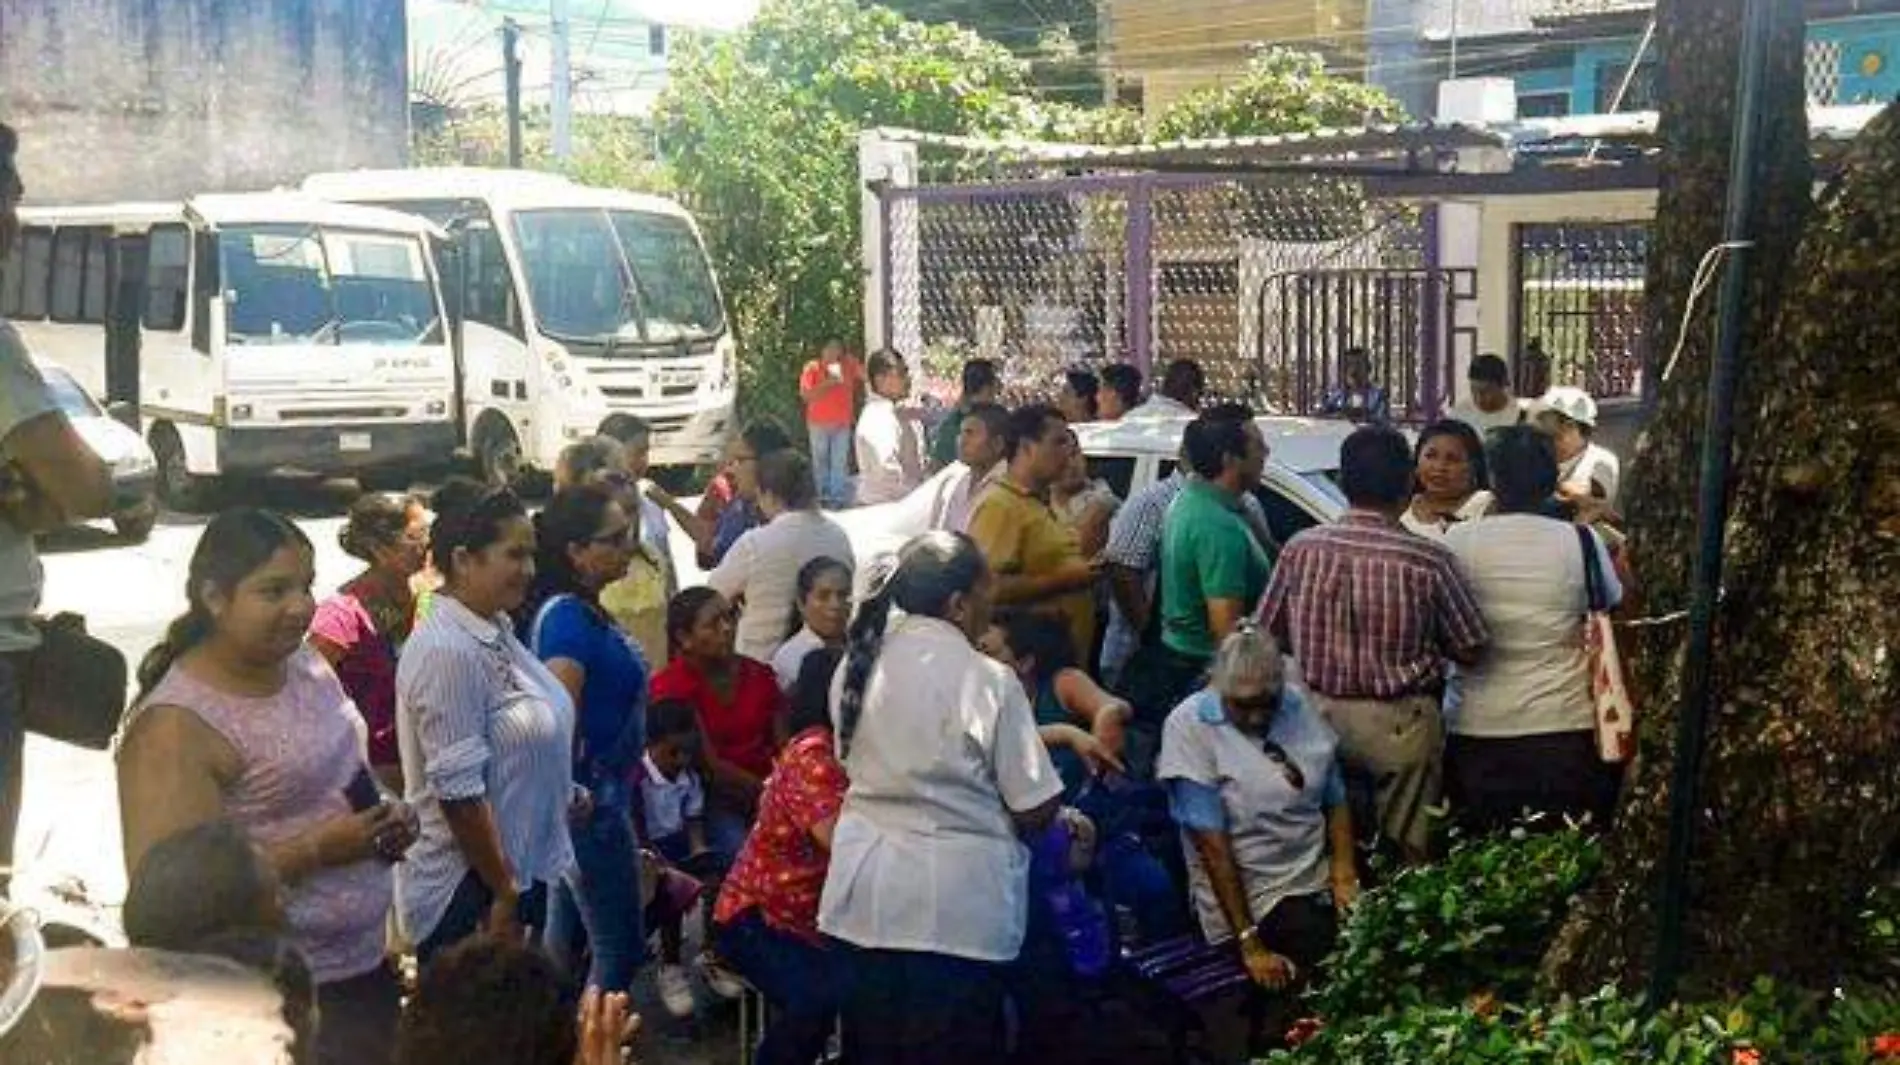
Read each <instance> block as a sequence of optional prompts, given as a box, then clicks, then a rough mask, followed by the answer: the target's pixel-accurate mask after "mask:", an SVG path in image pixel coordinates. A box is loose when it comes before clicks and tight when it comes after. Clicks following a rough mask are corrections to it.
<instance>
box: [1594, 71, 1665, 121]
mask: <svg viewBox="0 0 1900 1065" xmlns="http://www.w3.org/2000/svg"><path fill="white" fill-rule="evenodd" d="M1628 72H1629V64H1628V63H1604V64H1602V65H1600V66H1598V67H1597V110H1598V111H1600V112H1608V111H1610V110H1612V108H1611V105H1612V104H1614V103H1615V102H1616V90H1617V89H1619V88H1621V87H1622V85H1623V75H1624V74H1626V73H1628ZM1655 109H1656V63H1655V61H1654V60H1651V61H1649V62H1647V63H1643V64H1642V65H1640V66H1638V67H1637V68H1636V76H1635V77H1632V78H1630V87H1629V91H1628V92H1626V93H1624V94H1623V103H1622V106H1620V107H1616V108H1614V110H1616V111H1618V112H1623V113H1627V112H1630V111H1654V110H1655Z"/></svg>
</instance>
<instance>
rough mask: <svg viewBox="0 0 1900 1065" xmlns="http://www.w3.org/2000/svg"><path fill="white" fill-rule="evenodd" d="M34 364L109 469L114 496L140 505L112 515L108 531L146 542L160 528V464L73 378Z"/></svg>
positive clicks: (55, 399)
mask: <svg viewBox="0 0 1900 1065" xmlns="http://www.w3.org/2000/svg"><path fill="white" fill-rule="evenodd" d="M33 364H34V365H35V366H37V367H38V368H39V371H40V376H41V377H42V378H44V379H45V381H46V387H47V390H48V391H50V392H51V393H52V394H53V402H54V403H55V404H57V405H58V406H59V409H60V411H61V412H62V413H64V414H65V415H66V420H67V421H69V422H71V423H72V426H73V431H74V432H76V433H78V434H79V438H80V439H81V440H84V441H85V442H86V446H88V447H90V448H92V450H93V453H94V454H97V455H98V456H99V458H100V460H101V461H103V462H104V463H105V464H106V465H107V466H109V467H110V468H111V469H112V482H113V486H114V488H115V492H114V495H115V496H116V497H117V498H121V499H136V500H138V502H136V503H134V504H131V505H129V506H127V507H126V508H125V509H123V510H121V511H119V512H118V513H116V514H114V515H112V527H113V528H114V529H115V530H117V531H118V534H119V536H120V537H121V538H122V539H125V540H128V541H130V542H132V543H142V542H144V540H145V538H146V537H148V536H150V535H151V534H152V526H153V525H154V524H156V523H157V522H158V493H157V484H158V463H157V462H156V461H155V460H154V459H153V458H152V449H151V448H150V447H149V446H147V445H146V443H145V438H144V437H143V436H141V435H139V434H138V433H137V432H135V431H134V430H132V429H131V428H129V427H127V426H126V425H125V424H124V423H123V422H121V421H119V420H118V419H117V418H114V417H112V416H111V415H109V414H107V413H106V412H105V411H103V410H101V409H100V407H99V403H98V401H96V400H94V399H93V398H92V396H91V395H89V394H87V392H86V390H85V389H84V388H82V387H80V384H79V382H78V381H76V380H74V379H73V376H72V375H71V374H69V373H67V372H66V371H65V370H64V369H61V368H60V367H58V366H56V365H54V364H52V363H50V362H46V361H43V360H40V359H35V360H33Z"/></svg>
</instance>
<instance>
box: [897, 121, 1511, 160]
mask: <svg viewBox="0 0 1900 1065" xmlns="http://www.w3.org/2000/svg"><path fill="white" fill-rule="evenodd" d="M877 133H878V135H879V136H880V137H883V138H884V139H886V140H893V141H900V142H907V143H911V144H918V145H928V146H935V147H945V148H955V149H958V150H960V151H964V152H968V153H971V154H974V155H985V156H989V157H991V158H994V159H997V160H999V161H1003V162H1019V163H1048V164H1058V165H1070V166H1081V165H1092V166H1100V167H1110V168H1144V167H1180V166H1189V165H1206V166H1213V167H1229V166H1259V167H1262V168H1274V167H1280V168H1287V169H1297V168H1299V167H1301V166H1303V165H1304V166H1320V165H1330V166H1341V165H1344V166H1353V165H1365V164H1375V163H1380V162H1394V161H1397V162H1400V163H1403V164H1405V166H1406V167H1407V168H1410V169H1431V168H1432V167H1431V166H1430V165H1426V166H1420V165H1419V157H1421V156H1430V155H1436V154H1439V153H1450V152H1456V151H1459V150H1462V149H1469V148H1508V147H1509V146H1510V143H1511V142H1510V139H1509V135H1508V134H1509V131H1508V130H1507V129H1501V128H1498V127H1489V126H1481V125H1475V124H1472V123H1466V122H1448V123H1437V122H1419V123H1408V124H1387V125H1368V126H1355V127H1350V128H1341V129H1321V130H1314V131H1312V132H1310V133H1284V134H1276V135H1271V136H1251V137H1220V138H1212V139H1203V140H1176V141H1164V142H1158V143H1153V144H1129V145H1099V144H1060V143H1052V142H1048V141H1029V140H985V139H981V138H975V137H959V136H952V135H947V134H940V133H923V132H919V131H916V130H905V129H880V130H878V131H877Z"/></svg>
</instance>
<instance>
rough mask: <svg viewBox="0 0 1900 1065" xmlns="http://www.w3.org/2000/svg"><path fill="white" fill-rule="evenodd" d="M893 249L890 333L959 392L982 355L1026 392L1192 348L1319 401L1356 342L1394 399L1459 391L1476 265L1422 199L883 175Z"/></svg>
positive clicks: (1303, 403)
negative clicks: (1435, 261) (1449, 244)
mask: <svg viewBox="0 0 1900 1065" xmlns="http://www.w3.org/2000/svg"><path fill="white" fill-rule="evenodd" d="M882 211H883V223H884V232H885V234H886V239H885V243H884V246H883V248H882V249H881V255H882V258H883V263H882V267H883V272H884V274H885V276H886V278H887V285H886V287H885V292H884V294H885V308H884V309H885V321H886V322H887V323H888V328H889V335H890V340H891V343H892V344H893V345H894V346H895V347H897V348H898V349H899V350H901V351H905V352H921V353H922V359H921V363H922V368H923V371H924V372H923V374H922V375H920V376H921V378H922V380H921V382H920V383H921V384H922V386H923V387H924V388H925V389H926V390H928V391H930V392H933V393H935V394H937V395H938V396H939V397H940V398H943V399H946V400H947V399H950V398H952V397H953V394H954V392H955V381H956V376H957V370H958V368H959V367H960V366H961V365H962V363H963V361H964V360H965V359H967V358H970V357H973V356H978V355H981V356H984V357H988V358H993V359H997V360H999V361H1000V362H1001V364H1002V365H1003V368H1004V378H1005V382H1006V385H1007V386H1008V388H1009V390H1010V391H1011V392H1012V393H1013V394H1014V395H1016V396H1025V395H1040V394H1047V393H1048V392H1049V391H1050V390H1051V389H1052V387H1053V384H1054V381H1055V378H1056V376H1057V374H1058V372H1059V371H1060V370H1062V369H1064V368H1068V367H1072V366H1084V367H1094V366H1099V365H1101V364H1104V363H1108V362H1115V361H1128V362H1131V363H1133V364H1135V365H1136V366H1138V367H1140V368H1142V369H1143V370H1144V371H1148V370H1151V369H1154V368H1158V367H1160V366H1162V365H1164V364H1165V363H1166V362H1168V361H1169V360H1172V359H1177V358H1192V359H1195V360H1197V361H1198V362H1200V363H1201V364H1202V366H1203V367H1204V368H1205V370H1206V371H1207V375H1208V379H1209V385H1210V388H1211V390H1212V391H1213V392H1215V393H1217V394H1219V395H1222V396H1226V397H1231V398H1239V399H1245V400H1248V401H1250V402H1253V403H1255V404H1257V405H1260V406H1262V407H1264V408H1267V409H1274V410H1279V411H1283V412H1289V413H1301V412H1308V411H1311V410H1312V409H1314V407H1315V406H1316V405H1317V403H1318V401H1319V398H1320V397H1321V396H1322V395H1323V394H1324V391H1325V389H1326V388H1328V387H1330V385H1331V384H1333V383H1336V380H1337V362H1338V357H1339V355H1340V353H1341V352H1343V351H1344V350H1345V349H1346V348H1348V347H1355V346H1363V347H1366V348H1368V349H1370V350H1371V351H1372V352H1373V353H1374V356H1375V359H1374V362H1375V369H1374V376H1375V378H1376V379H1377V383H1379V384H1382V385H1384V386H1385V387H1386V388H1387V389H1388V391H1389V392H1390V394H1391V396H1392V398H1393V405H1394V408H1395V413H1398V414H1401V415H1402V416H1408V417H1423V416H1425V415H1426V414H1428V413H1429V412H1430V411H1432V410H1435V409H1436V408H1437V407H1438V405H1439V404H1441V403H1444V402H1447V401H1449V399H1450V398H1451V397H1452V386H1453V384H1454V382H1453V381H1452V377H1453V375H1452V374H1451V373H1450V371H1449V367H1450V366H1452V365H1454V363H1453V362H1452V360H1453V359H1454V357H1455V355H1456V353H1457V352H1458V351H1459V350H1460V348H1459V345H1460V344H1461V343H1462V344H1463V345H1465V346H1466V347H1468V346H1469V343H1470V338H1469V337H1468V336H1467V335H1466V334H1467V333H1468V332H1469V331H1468V330H1463V331H1461V330H1459V329H1458V328H1457V327H1456V324H1455V323H1456V321H1457V320H1458V316H1457V314H1456V312H1455V308H1454V304H1455V303H1456V302H1458V301H1460V300H1469V299H1471V298H1473V297H1474V296H1475V291H1474V290H1473V285H1472V279H1471V278H1470V277H1469V276H1468V275H1469V273H1470V272H1469V271H1442V270H1437V269H1435V268H1434V267H1433V266H1432V264H1431V263H1430V262H1429V261H1428V260H1429V256H1428V254H1427V251H1426V249H1427V248H1428V247H1429V246H1430V243H1431V241H1430V240H1429V239H1428V234H1427V223H1426V221H1425V217H1424V215H1423V213H1422V212H1421V211H1419V210H1418V209H1417V208H1415V207H1411V206H1406V205H1400V204H1395V203H1389V202H1383V201H1378V200H1373V199H1369V198H1368V197H1366V196H1365V194H1364V191H1363V189H1362V188H1361V187H1360V186H1359V185H1358V184H1357V183H1354V182H1350V181H1346V180H1343V179H1338V178H1331V177H1317V176H1312V175H1303V176H1300V177H1298V178H1293V177H1282V176H1260V177H1228V176H1223V175H1206V174H1168V173H1146V174H1092V175H1083V176H1074V177H1064V178H1054V179H1047V180H1031V181H996V182H986V183H968V184H945V185H929V186H921V187H908V188H886V189H884V190H883V192H882Z"/></svg>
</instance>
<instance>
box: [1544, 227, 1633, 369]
mask: <svg viewBox="0 0 1900 1065" xmlns="http://www.w3.org/2000/svg"><path fill="white" fill-rule="evenodd" d="M1513 228H1514V234H1513V237H1514V242H1513V243H1514V248H1513V252H1514V254H1513V256H1512V262H1513V269H1514V271H1515V276H1514V279H1513V284H1512V294H1513V296H1514V306H1513V308H1512V316H1511V317H1512V323H1513V325H1512V335H1513V336H1514V337H1515V338H1516V341H1517V343H1516V345H1515V347H1514V349H1513V355H1514V356H1516V355H1520V354H1521V353H1522V352H1524V351H1525V350H1526V349H1529V348H1533V347H1535V348H1537V349H1541V350H1542V352H1543V353H1544V354H1545V355H1546V356H1548V357H1549V358H1550V383H1551V384H1558V385H1576V386H1579V387H1581V388H1584V389H1585V390H1587V391H1588V392H1589V393H1590V394H1591V395H1593V396H1597V397H1599V398H1604V399H1620V398H1626V397H1634V396H1636V395H1637V394H1638V392H1639V391H1640V390H1641V387H1642V369H1643V365H1644V360H1645V358H1646V357H1647V354H1648V337H1647V336H1645V335H1644V332H1643V276H1644V271H1645V270H1646V268H1647V264H1648V259H1649V223H1647V222H1552V223H1538V224H1523V225H1518V226H1515V227H1513Z"/></svg>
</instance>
